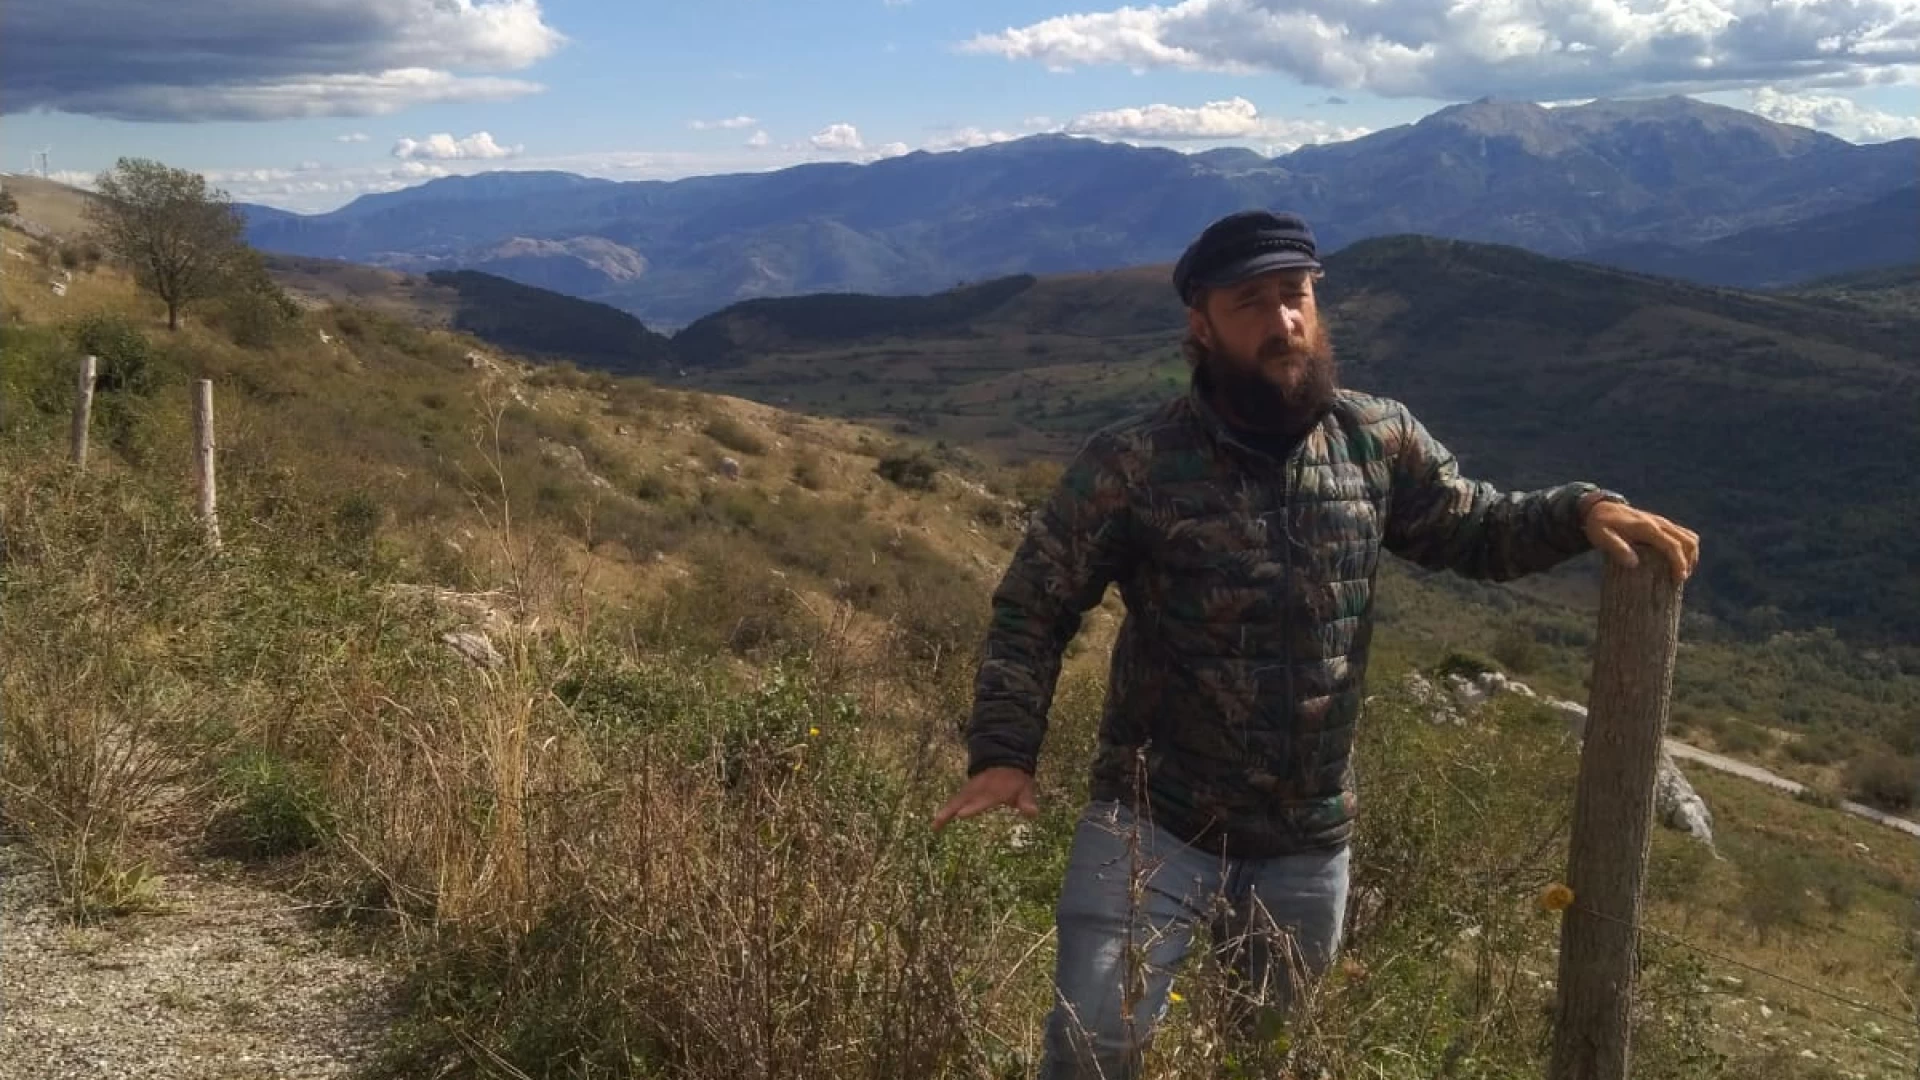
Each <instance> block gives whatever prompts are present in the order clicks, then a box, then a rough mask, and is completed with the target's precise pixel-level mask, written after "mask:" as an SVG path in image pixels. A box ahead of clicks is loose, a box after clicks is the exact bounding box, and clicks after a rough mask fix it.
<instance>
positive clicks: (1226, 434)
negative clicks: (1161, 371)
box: [1187, 367, 1333, 457]
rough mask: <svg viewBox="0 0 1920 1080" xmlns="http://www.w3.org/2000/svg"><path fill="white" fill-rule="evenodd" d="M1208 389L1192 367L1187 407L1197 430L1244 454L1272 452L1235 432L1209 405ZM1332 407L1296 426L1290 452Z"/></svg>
mask: <svg viewBox="0 0 1920 1080" xmlns="http://www.w3.org/2000/svg"><path fill="white" fill-rule="evenodd" d="M1210 392H1211V387H1210V386H1209V385H1208V383H1207V378H1206V375H1205V373H1203V372H1202V371H1201V370H1200V369H1199V368H1198V367H1196V368H1194V369H1193V375H1192V377H1191V378H1190V379H1188V381H1187V407H1188V408H1189V409H1190V410H1191V411H1192V412H1193V416H1194V419H1195V420H1197V421H1198V422H1199V424H1200V427H1201V430H1203V431H1204V432H1206V434H1207V436H1208V437H1209V438H1211V439H1212V440H1213V441H1214V442H1216V443H1226V444H1228V445H1230V446H1233V447H1234V448H1235V449H1238V450H1240V451H1243V452H1245V453H1248V454H1255V455H1258V456H1260V457H1271V456H1272V455H1270V454H1268V453H1267V452H1266V451H1264V450H1259V449H1256V448H1254V447H1252V446H1248V445H1247V444H1246V443H1245V442H1244V441H1242V440H1241V439H1240V437H1239V436H1238V435H1237V434H1235V432H1234V430H1233V427H1232V426H1231V425H1229V424H1228V423H1227V421H1226V419H1225V418H1224V417H1222V416H1221V415H1220V412H1219V410H1218V409H1215V408H1214V407H1213V403H1212V402H1211V401H1209V400H1207V397H1208V394H1209V393H1210ZM1332 411H1333V409H1332V406H1328V407H1327V408H1325V409H1322V410H1321V411H1320V412H1319V413H1318V414H1317V415H1316V416H1315V417H1314V418H1313V422H1312V423H1310V424H1308V425H1306V426H1305V427H1304V428H1302V429H1301V430H1300V432H1299V434H1298V437H1297V438H1296V439H1295V440H1294V443H1293V447H1294V452H1296V453H1297V452H1298V451H1299V449H1300V447H1302V446H1304V445H1306V442H1307V440H1308V438H1309V437H1311V436H1312V434H1313V430H1314V429H1315V428H1317V427H1319V426H1320V425H1321V424H1323V423H1325V422H1326V419H1327V416H1328V415H1329V414H1330V413H1331V412H1332Z"/></svg>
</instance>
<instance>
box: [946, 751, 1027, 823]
mask: <svg viewBox="0 0 1920 1080" xmlns="http://www.w3.org/2000/svg"><path fill="white" fill-rule="evenodd" d="M996 806H1011V807H1013V808H1014V809H1015V810H1018V811H1019V812H1020V813H1021V814H1023V815H1025V816H1027V817H1037V816H1039V814H1040V804H1039V803H1038V802H1036V801H1034V797H1033V774H1032V773H1029V772H1027V771H1026V770H1025V769H1016V768H1014V767H1013V766H1011V765H995V766H993V767H991V768H986V769H981V770H980V771H979V772H978V773H975V774H974V775H973V777H972V778H971V779H969V780H968V781H967V782H966V783H965V784H963V785H961V787H960V790H959V791H957V792H955V793H954V796H953V798H951V799H949V800H947V805H945V806H943V807H941V808H940V812H939V813H937V814H935V815H933V827H934V829H936V830H938V829H939V828H941V827H942V826H944V825H945V824H946V823H947V822H949V821H952V820H953V819H954V818H968V817H972V816H974V815H975V814H979V813H984V812H985V811H988V810H991V809H993V808H994V807H996Z"/></svg>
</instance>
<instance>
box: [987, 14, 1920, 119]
mask: <svg viewBox="0 0 1920 1080" xmlns="http://www.w3.org/2000/svg"><path fill="white" fill-rule="evenodd" d="M960 48H961V49H962V51H966V52H972V53H980V54H987V55H996V56H1002V57H1006V58H1008V59H1012V60H1027V61H1033V62H1037V63H1041V64H1045V65H1046V66H1048V67H1050V68H1058V69H1071V68H1076V67H1084V66H1093V65H1118V66H1124V67H1130V68H1134V69H1148V68H1179V69H1188V70H1195V71H1218V72H1228V73H1240V74H1252V73H1280V74H1285V75H1290V76H1292V77H1293V78H1295V79H1298V80H1300V81H1302V82H1304V83H1307V84H1310V85H1314V86H1320V87H1325V88H1327V89H1330V90H1366V91H1370V92H1372V93H1375V94H1380V95H1383V96H1388V97H1424V98H1439V99H1447V100H1461V99H1466V98H1476V97H1481V96H1484V95H1489V94H1491V95H1496V96H1501V97H1515V98H1525V99H1540V98H1575V97H1594V96H1617V95H1628V94H1635V93H1645V92H1655V91H1668V92H1693V91H1705V90H1714V89H1730V88H1742V87H1751V86H1760V85H1792V86H1795V87H1806V86H1814V85H1819V86H1848V85H1861V84H1864V83H1882V82H1893V81H1902V80H1904V81H1913V80H1915V78H1916V77H1920V0H1799V2H1796V3H1776V2H1774V0H1562V2H1558V3H1545V4H1513V3H1477V4H1463V3H1457V2H1455V0H1380V2H1377V3H1368V4H1331V3H1327V2H1326V0H1182V2H1181V3H1177V4H1174V5H1172V6H1159V5H1153V6H1147V7H1122V8H1118V9H1116V10H1111V11H1096V12H1087V13H1081V14H1071V15H1060V16H1055V17H1053V18H1048V19H1043V20H1041V21H1039V22H1035V23H1032V24H1029V25H1027V26H1021V27H1011V28H1008V29H1006V30H1003V31H1000V32H998V33H990V34H982V35H978V36H976V37H974V38H972V39H970V40H968V41H965V42H963V43H961V45H960Z"/></svg>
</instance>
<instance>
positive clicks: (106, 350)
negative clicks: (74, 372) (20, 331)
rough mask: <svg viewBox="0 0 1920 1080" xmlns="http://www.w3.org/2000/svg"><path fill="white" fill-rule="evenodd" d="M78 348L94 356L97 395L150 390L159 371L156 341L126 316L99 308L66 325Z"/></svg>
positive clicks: (81, 352) (76, 348) (78, 350)
mask: <svg viewBox="0 0 1920 1080" xmlns="http://www.w3.org/2000/svg"><path fill="white" fill-rule="evenodd" d="M66 332H67V336H68V337H69V338H70V339H71V340H72V342H73V347H74V350H75V351H76V352H78V353H80V354H81V355H83V356H87V355H90V356H94V357H96V358H98V360H99V363H98V365H97V366H96V367H95V369H94V392H95V393H96V394H116V393H124V394H140V393H145V392H147V391H148V390H150V389H151V388H152V386H153V383H154V381H155V378H156V375H157V372H156V370H155V364H154V359H155V356H156V353H155V350H154V348H153V345H152V343H150V342H149V341H148V340H147V335H146V334H144V333H142V332H141V331H140V328H139V327H137V326H135V325H133V323H132V321H130V320H129V319H128V318H127V317H126V316H125V315H122V314H120V313H119V312H112V311H96V312H90V313H88V314H86V315H82V316H81V317H79V318H78V319H75V320H73V321H72V322H70V323H68V324H67V325H66Z"/></svg>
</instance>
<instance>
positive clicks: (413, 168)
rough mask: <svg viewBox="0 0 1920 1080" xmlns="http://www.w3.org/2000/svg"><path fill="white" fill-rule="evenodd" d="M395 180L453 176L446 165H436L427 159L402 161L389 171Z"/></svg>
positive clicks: (389, 174)
mask: <svg viewBox="0 0 1920 1080" xmlns="http://www.w3.org/2000/svg"><path fill="white" fill-rule="evenodd" d="M387 175H388V176H391V177H392V178H393V179H395V180H431V179H434V178H435V177H440V176H451V175H452V173H450V172H448V171H447V167H446V166H444V165H435V164H432V163H431V162H426V161H402V162H401V163H400V164H398V165H396V166H394V167H393V169H392V170H391V171H390V172H388V173H387Z"/></svg>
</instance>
